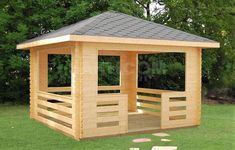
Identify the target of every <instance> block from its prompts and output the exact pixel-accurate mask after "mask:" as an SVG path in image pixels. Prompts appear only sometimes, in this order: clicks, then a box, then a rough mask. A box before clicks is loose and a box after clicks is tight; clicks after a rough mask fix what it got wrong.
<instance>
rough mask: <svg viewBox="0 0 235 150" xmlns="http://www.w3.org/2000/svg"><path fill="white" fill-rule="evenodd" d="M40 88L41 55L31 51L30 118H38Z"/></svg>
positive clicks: (34, 50) (36, 51)
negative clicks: (38, 93)
mask: <svg viewBox="0 0 235 150" xmlns="http://www.w3.org/2000/svg"><path fill="white" fill-rule="evenodd" d="M38 86H39V53H38V50H36V49H30V118H36V117H37V91H38V88H39V87H38Z"/></svg>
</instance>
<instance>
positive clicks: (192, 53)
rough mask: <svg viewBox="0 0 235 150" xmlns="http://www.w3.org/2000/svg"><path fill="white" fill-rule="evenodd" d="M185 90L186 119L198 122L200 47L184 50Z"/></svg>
mask: <svg viewBox="0 0 235 150" xmlns="http://www.w3.org/2000/svg"><path fill="white" fill-rule="evenodd" d="M185 68H186V70H185V80H186V82H185V91H186V94H187V103H188V108H187V109H188V110H187V111H190V112H194V113H188V114H187V117H188V119H190V120H192V121H193V122H192V124H193V125H199V124H200V115H201V49H196V48H192V49H189V50H188V51H186V67H185Z"/></svg>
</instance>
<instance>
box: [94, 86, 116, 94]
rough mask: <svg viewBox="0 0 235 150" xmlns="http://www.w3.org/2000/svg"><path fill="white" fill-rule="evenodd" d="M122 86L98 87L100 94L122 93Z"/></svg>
mask: <svg viewBox="0 0 235 150" xmlns="http://www.w3.org/2000/svg"><path fill="white" fill-rule="evenodd" d="M120 90H121V86H119V85H112V86H98V93H99V94H100V93H120Z"/></svg>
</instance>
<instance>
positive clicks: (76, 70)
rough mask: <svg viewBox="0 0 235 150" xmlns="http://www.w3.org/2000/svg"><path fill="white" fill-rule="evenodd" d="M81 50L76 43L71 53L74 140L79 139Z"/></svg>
mask: <svg viewBox="0 0 235 150" xmlns="http://www.w3.org/2000/svg"><path fill="white" fill-rule="evenodd" d="M81 56H82V49H81V47H80V45H78V43H75V47H74V48H72V52H71V65H72V66H71V69H72V70H71V96H72V110H73V113H72V119H73V123H72V129H73V132H74V133H73V136H74V138H75V139H76V140H79V139H80V138H81V95H82V94H81V84H82V82H81V69H82V65H81V64H82V59H81Z"/></svg>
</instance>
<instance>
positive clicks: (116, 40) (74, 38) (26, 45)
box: [17, 35, 220, 49]
mask: <svg viewBox="0 0 235 150" xmlns="http://www.w3.org/2000/svg"><path fill="white" fill-rule="evenodd" d="M69 41H73V42H95V43H115V44H139V45H161V46H182V47H201V48H219V47H220V44H219V43H218V42H193V41H192V42H190V41H176V40H157V39H140V38H121V37H105V36H89V35H64V36H60V37H55V38H50V39H44V40H38V41H34V42H29V43H21V44H18V45H17V49H26V48H31V47H35V46H42V45H47V44H55V43H61V42H69Z"/></svg>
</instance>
